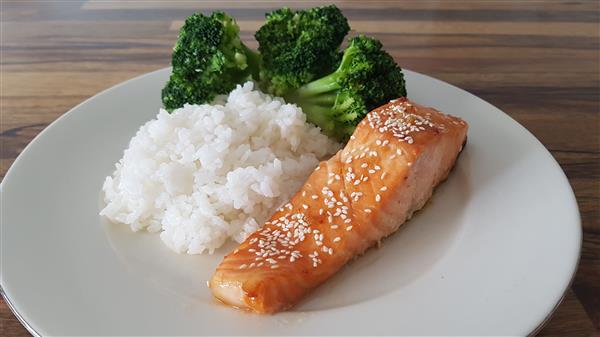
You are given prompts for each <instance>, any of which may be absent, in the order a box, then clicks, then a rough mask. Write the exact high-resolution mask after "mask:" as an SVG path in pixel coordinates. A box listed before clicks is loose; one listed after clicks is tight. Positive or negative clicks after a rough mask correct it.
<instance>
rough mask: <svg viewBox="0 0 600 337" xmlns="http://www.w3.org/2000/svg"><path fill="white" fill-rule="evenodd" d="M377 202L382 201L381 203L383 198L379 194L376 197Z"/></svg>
mask: <svg viewBox="0 0 600 337" xmlns="http://www.w3.org/2000/svg"><path fill="white" fill-rule="evenodd" d="M375 201H376V202H380V201H381V196H380V195H379V194H377V195H376V196H375Z"/></svg>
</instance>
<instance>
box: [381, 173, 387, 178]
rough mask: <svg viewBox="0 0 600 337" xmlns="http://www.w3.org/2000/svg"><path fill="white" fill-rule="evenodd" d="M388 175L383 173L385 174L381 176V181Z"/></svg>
mask: <svg viewBox="0 0 600 337" xmlns="http://www.w3.org/2000/svg"><path fill="white" fill-rule="evenodd" d="M386 174H387V172H383V173H382V174H381V180H383V179H384V178H385V176H386Z"/></svg>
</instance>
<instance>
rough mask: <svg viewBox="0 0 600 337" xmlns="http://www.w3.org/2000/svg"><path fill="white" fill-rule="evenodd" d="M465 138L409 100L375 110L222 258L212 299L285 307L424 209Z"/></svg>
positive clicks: (255, 307) (448, 121)
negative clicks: (337, 149)
mask: <svg viewBox="0 0 600 337" xmlns="http://www.w3.org/2000/svg"><path fill="white" fill-rule="evenodd" d="M466 135H467V124H466V123H465V122H464V121H462V120H461V119H459V118H456V117H452V116H448V115H445V114H442V113H440V112H438V111H437V110H435V109H432V108H427V107H423V106H420V105H418V104H415V103H412V102H410V101H408V100H407V99H405V98H401V99H398V100H394V101H391V102H390V103H388V104H386V105H384V106H381V107H379V108H377V109H376V110H373V111H372V112H370V113H369V114H368V115H367V116H366V117H365V119H364V120H363V121H361V122H360V123H359V125H358V126H357V127H356V130H355V131H354V134H353V135H352V137H351V138H350V141H349V142H348V144H347V145H346V147H345V148H344V149H342V150H340V151H339V152H338V153H337V154H336V155H334V156H333V157H332V158H331V159H329V160H328V161H324V162H321V163H320V164H319V166H318V167H317V168H316V169H315V171H314V172H313V173H312V174H311V176H310V177H309V178H308V180H307V181H306V183H305V184H304V186H303V187H302V189H301V190H300V191H299V192H298V193H297V194H296V195H294V197H293V198H292V199H291V200H290V201H289V203H287V204H286V205H284V206H282V207H281V208H279V209H278V210H277V211H276V212H275V214H273V216H272V217H271V218H270V219H269V221H267V222H266V223H265V224H264V226H263V227H262V228H261V229H259V230H257V231H256V232H254V233H253V234H251V235H250V236H249V237H248V238H247V239H246V240H245V241H244V242H243V243H242V244H240V246H239V247H238V248H237V249H235V250H234V251H233V252H232V253H230V254H229V255H227V256H225V258H224V259H223V261H222V262H221V264H220V265H219V266H218V267H217V270H216V272H215V273H214V275H213V276H212V278H211V280H210V281H209V287H210V288H211V289H212V292H213V294H214V296H215V297H216V298H217V299H219V300H221V301H222V302H224V303H226V304H228V305H231V306H234V307H238V308H245V309H249V310H251V311H254V312H257V313H275V312H278V311H282V310H286V309H288V308H290V307H291V306H293V305H294V304H296V303H297V302H298V301H299V300H301V299H302V298H303V297H304V296H306V295H307V294H308V293H309V292H310V291H311V290H313V289H314V288H316V287H317V286H319V285H320V284H321V283H323V282H324V281H325V280H327V279H328V278H330V277H331V276H332V275H334V274H335V273H336V272H337V271H338V270H339V269H340V268H342V267H343V266H344V265H345V264H346V263H347V262H348V261H350V260H351V259H353V258H355V257H357V256H359V255H361V254H362V253H363V252H364V251H365V250H367V249H368V248H369V247H371V246H373V245H374V244H376V243H378V242H379V241H380V240H381V239H383V238H384V237H386V236H388V235H390V234H392V233H393V232H394V231H396V230H397V229H398V228H399V227H400V225H401V224H402V223H403V222H405V221H406V220H407V219H409V218H410V217H411V216H412V214H413V212H415V211H416V210H418V209H420V208H421V207H423V205H425V203H426V202H427V200H428V199H429V197H430V196H431V194H432V192H433V189H434V188H435V186H436V185H437V184H439V183H440V182H441V181H443V180H444V179H445V178H446V177H447V176H448V173H449V172H450V170H451V168H452V167H453V166H454V163H455V161H456V158H457V156H458V154H459V152H460V151H461V149H462V146H463V144H464V142H465V140H466Z"/></svg>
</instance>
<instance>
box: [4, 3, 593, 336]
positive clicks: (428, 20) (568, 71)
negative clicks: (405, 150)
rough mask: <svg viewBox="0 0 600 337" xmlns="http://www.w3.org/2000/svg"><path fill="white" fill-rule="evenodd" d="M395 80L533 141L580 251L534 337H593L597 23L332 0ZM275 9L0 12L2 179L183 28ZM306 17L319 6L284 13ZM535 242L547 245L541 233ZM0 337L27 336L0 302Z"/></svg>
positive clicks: (575, 7) (505, 8) (582, 13)
mask: <svg viewBox="0 0 600 337" xmlns="http://www.w3.org/2000/svg"><path fill="white" fill-rule="evenodd" d="M336 3H337V4H338V5H339V6H340V7H341V8H343V9H344V12H345V14H346V15H347V16H348V18H349V20H350V21H351V25H352V27H353V29H354V30H356V31H357V32H364V33H368V34H370V35H373V36H375V37H377V38H379V39H381V41H382V42H383V44H384V46H385V47H386V49H387V50H388V51H389V52H390V53H391V54H393V56H394V57H396V59H397V60H398V62H399V63H400V64H401V65H402V66H403V67H405V68H408V69H411V70H415V71H418V72H422V73H425V74H428V75H431V76H434V77H437V78H440V79H442V80H445V81H447V82H450V83H452V84H455V85H457V86H459V87H462V88H464V89H466V90H468V91H470V92H472V93H474V94H476V95H478V96H480V97H482V98H484V99H485V100H487V101H489V102H491V103H492V104H494V105H496V106H498V107H500V109H502V110H504V111H505V112H506V113H508V114H509V115H510V116H512V117H513V118H514V119H516V120H517V121H519V123H521V124H523V125H524V126H525V127H526V128H527V129H529V130H530V131H531V132H532V133H533V134H534V135H535V136H536V137H537V138H538V139H539V140H540V141H541V142H542V143H543V144H544V145H545V146H546V147H547V148H548V150H550V151H551V152H552V154H553V155H554V157H555V158H556V160H558V162H559V163H560V165H561V167H562V168H563V170H564V171H565V172H566V174H567V176H568V178H569V180H570V182H571V185H572V186H573V189H574V190H575V194H576V196H577V200H578V202H579V207H580V210H581V216H582V220H583V229H584V239H583V251H582V255H581V263H580V266H579V271H578V272H577V275H576V277H575V280H574V282H573V285H572V287H571V289H569V291H568V292H567V293H566V296H565V299H564V301H563V303H562V304H561V305H560V306H559V308H558V310H557V311H556V313H555V314H554V316H553V317H552V318H551V319H550V321H549V322H548V323H547V325H546V326H545V327H544V328H543V329H542V330H541V332H540V333H539V335H540V336H590V335H598V333H599V329H600V223H599V218H600V216H599V210H600V206H599V205H600V183H599V181H600V136H599V133H600V118H599V115H600V106H599V104H600V99H599V95H600V79H599V76H600V75H599V74H600V69H599V64H600V62H599V57H600V55H599V45H600V33H599V30H600V27H599V17H600V11H599V8H598V3H597V2H596V1H475V0H473V1H453V2H449V1H416V0H415V1H396V2H391V1H377V2H368V1H338V2H336ZM279 4H281V2H278V3H275V2H270V3H269V2H257V1H252V2H240V1H202V2H190V1H185V2H183V1H182V2H156V1H152V2H151V1H145V2H142V1H138V2H134V1H128V2H114V1H110V2H109V1H94V0H90V1H46V2H43V1H32V2H25V1H20V2H19V1H14V2H9V1H4V2H3V3H2V9H1V15H2V18H1V24H2V27H1V28H2V36H1V37H2V39H1V44H0V47H1V65H2V69H1V77H2V80H1V97H0V99H1V112H2V120H1V127H0V132H1V133H0V137H1V142H2V151H1V158H0V161H1V162H0V163H1V168H0V173H1V174H2V177H4V173H5V172H6V170H7V169H8V167H10V165H11V163H12V162H13V160H14V159H15V158H16V157H17V155H18V154H19V153H20V152H21V150H22V149H23V148H24V147H25V145H27V143H29V142H30V141H31V139H32V138H33V137H34V136H35V135H36V134H38V133H39V132H40V131H41V130H42V129H43V128H45V127H46V126H47V125H48V124H50V123H51V122H52V121H54V120H55V119H56V118H57V117H59V116H60V115H62V114H63V113H65V112H66V111H68V110H69V109H70V108H72V107H73V106H74V105H76V104H77V103H79V102H81V101H83V100H84V99H86V98H88V97H90V96H93V95H94V94H96V93H97V92H99V91H100V90H102V89H105V88H108V87H110V86H112V85H114V84H117V83H119V82H121V81H124V80H126V79H129V78H131V77H134V76H137V75H140V74H143V73H146V72H149V71H152V70H155V69H159V68H162V67H166V66H168V65H169V62H170V53H171V47H172V45H173V43H174V41H175V39H176V36H177V30H178V28H179V27H180V26H181V23H182V20H184V19H185V17H186V16H188V15H189V14H191V13H193V12H194V11H198V10H202V11H205V12H210V11H212V10H215V9H222V10H225V11H227V12H229V13H230V14H232V15H234V16H235V17H236V18H238V21H239V23H240V25H241V27H242V36H243V38H244V40H246V41H247V42H248V43H249V45H251V46H255V45H256V43H255V42H254V41H253V38H252V34H253V31H254V30H255V29H256V27H257V26H259V25H260V23H261V20H262V19H263V15H264V12H265V11H268V10H270V9H272V8H274V7H278V6H280V5H279ZM285 4H286V5H288V6H290V7H306V6H312V5H315V4H316V2H310V3H307V2H301V1H297V2H286V3H285ZM541 234H543V233H541ZM0 325H1V332H0V335H2V336H7V337H8V336H25V335H28V333H27V331H26V330H25V329H24V328H23V327H22V326H21V325H20V324H19V322H18V321H17V320H16V318H15V317H14V316H13V315H12V313H11V312H10V310H9V309H8V307H7V306H6V305H5V304H4V302H1V303H0Z"/></svg>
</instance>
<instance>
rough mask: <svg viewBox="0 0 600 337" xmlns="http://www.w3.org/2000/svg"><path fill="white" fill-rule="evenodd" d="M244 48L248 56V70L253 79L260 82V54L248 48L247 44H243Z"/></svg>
mask: <svg viewBox="0 0 600 337" xmlns="http://www.w3.org/2000/svg"><path fill="white" fill-rule="evenodd" d="M242 48H243V49H244V52H245V54H246V62H247V63H248V68H249V70H250V75H251V76H252V79H254V80H255V81H258V80H259V77H260V76H259V72H260V54H259V53H257V52H255V51H254V50H252V49H250V48H248V47H247V46H246V45H245V44H243V43H242Z"/></svg>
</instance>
